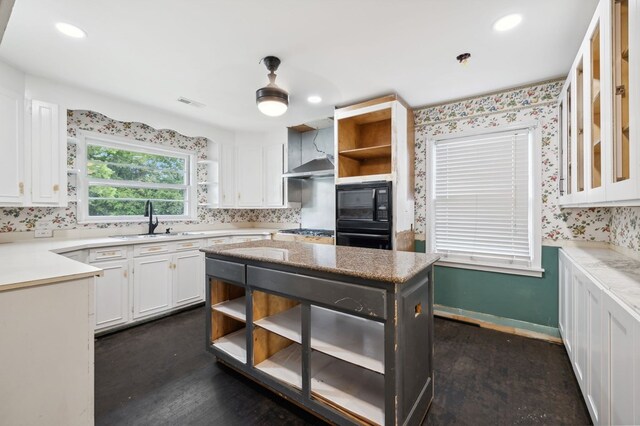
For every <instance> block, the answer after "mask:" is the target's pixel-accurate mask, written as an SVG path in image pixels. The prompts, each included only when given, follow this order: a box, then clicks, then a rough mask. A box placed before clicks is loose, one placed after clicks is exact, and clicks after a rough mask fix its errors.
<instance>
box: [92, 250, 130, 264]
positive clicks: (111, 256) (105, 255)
mask: <svg viewBox="0 0 640 426" xmlns="http://www.w3.org/2000/svg"><path fill="white" fill-rule="evenodd" d="M127 252H128V247H108V248H99V249H91V250H89V262H94V261H96V260H115V259H126V258H127Z"/></svg>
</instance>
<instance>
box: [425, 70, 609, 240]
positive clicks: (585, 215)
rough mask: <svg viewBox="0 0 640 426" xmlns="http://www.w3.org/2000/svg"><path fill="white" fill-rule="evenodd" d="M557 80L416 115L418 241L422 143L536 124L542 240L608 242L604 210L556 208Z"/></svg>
mask: <svg viewBox="0 0 640 426" xmlns="http://www.w3.org/2000/svg"><path fill="white" fill-rule="evenodd" d="M561 88H562V82H560V81H555V82H547V83H540V84H537V85H534V86H531V87H526V88H520V89H514V90H509V91H505V92H502V93H497V94H493V95H487V96H481V97H477V98H473V99H468V100H463V101H459V102H453V103H449V104H445V105H438V106H433V107H427V108H424V109H421V110H417V111H416V120H415V124H416V134H415V136H416V163H415V175H416V176H415V177H416V217H415V223H416V232H417V233H418V234H422V235H421V236H418V238H420V239H423V238H424V234H425V227H426V224H427V220H428V217H427V205H426V203H427V199H426V196H427V195H426V178H427V172H426V164H428V163H429V160H428V159H427V152H426V151H427V140H428V138H430V137H433V136H436V135H447V134H452V133H458V132H462V131H467V130H471V129H483V128H491V127H499V126H503V125H508V124H511V123H515V122H520V121H531V120H538V122H539V123H540V126H541V128H542V191H541V197H542V215H541V216H542V238H543V239H549V240H554V241H557V240H587V241H608V240H609V234H610V218H611V214H610V211H609V209H602V208H592V209H582V210H580V209H560V208H559V207H558V184H557V181H558V117H557V114H558V110H557V104H556V102H557V98H558V94H559V93H560V90H561Z"/></svg>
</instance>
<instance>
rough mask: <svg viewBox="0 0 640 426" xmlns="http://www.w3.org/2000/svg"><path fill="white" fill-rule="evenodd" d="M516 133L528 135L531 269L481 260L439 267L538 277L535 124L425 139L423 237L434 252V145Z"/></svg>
mask: <svg viewBox="0 0 640 426" xmlns="http://www.w3.org/2000/svg"><path fill="white" fill-rule="evenodd" d="M516 130H527V131H528V132H529V149H528V154H529V158H528V160H529V182H528V184H529V245H530V250H531V253H532V259H531V266H530V267H523V266H517V265H508V264H499V263H490V262H482V261H471V260H466V261H459V260H455V261H454V260H446V259H441V260H440V261H438V262H437V263H436V265H440V266H448V267H453V268H461V269H473V270H478V271H488V272H498V273H505V274H513V275H524V276H531V277H541V276H542V274H543V273H544V269H542V219H541V216H542V195H541V192H542V191H541V181H542V178H541V170H542V154H541V150H542V133H541V131H540V125H539V123H538V121H523V122H518V123H513V124H510V125H507V126H499V127H492V128H485V129H478V130H472V131H464V132H457V133H452V134H448V135H438V136H433V137H429V138H428V139H427V151H426V152H427V158H426V161H425V164H428V165H429V170H428V173H427V185H426V188H427V214H428V223H429V233H428V235H427V247H428V248H429V251H430V252H431V253H435V238H434V237H433V236H435V209H434V198H435V179H434V174H433V171H434V170H435V161H436V158H435V145H436V143H438V142H440V141H445V140H451V139H460V138H467V137H473V136H481V135H487V134H492V133H502V132H509V131H516Z"/></svg>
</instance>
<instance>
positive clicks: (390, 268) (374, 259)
mask: <svg viewBox="0 0 640 426" xmlns="http://www.w3.org/2000/svg"><path fill="white" fill-rule="evenodd" d="M201 251H203V252H205V253H207V254H213V255H218V256H225V257H235V258H239V259H249V260H256V261H263V262H270V263H276V264H281V265H287V266H294V267H299V268H305V269H310V270H314V271H323V272H331V273H336V274H341V275H347V276H352V277H357V278H363V279H369V280H375V281H383V282H390V283H395V284H402V283H405V282H407V281H408V280H410V279H411V278H412V277H414V276H415V275H416V274H418V273H419V272H420V271H422V270H424V269H426V268H428V267H429V266H431V265H432V264H433V263H435V262H436V261H437V260H438V259H439V258H440V256H439V255H433V254H424V253H414V252H406V251H391V250H375V249H368V248H359V247H346V246H333V245H325V244H308V243H298V242H290V241H272V240H261V241H252V242H247V243H237V244H221V245H218V246H211V247H205V248H203V249H201Z"/></svg>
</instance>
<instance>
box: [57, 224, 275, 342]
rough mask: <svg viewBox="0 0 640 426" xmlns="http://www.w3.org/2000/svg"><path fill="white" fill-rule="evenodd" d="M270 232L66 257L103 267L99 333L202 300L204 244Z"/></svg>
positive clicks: (97, 294) (97, 295)
mask: <svg viewBox="0 0 640 426" xmlns="http://www.w3.org/2000/svg"><path fill="white" fill-rule="evenodd" d="M269 238H270V235H255V234H254V235H247V234H244V235H231V236H224V237H212V238H208V239H206V240H205V239H190V240H181V241H170V240H163V241H160V242H156V243H144V244H135V245H131V246H127V245H123V246H115V247H114V246H111V247H103V248H92V249H89V250H88V251H87V250H76V251H73V252H68V253H65V254H64V256H66V257H68V258H70V259H74V260H77V261H80V262H83V263H84V262H85V261H88V262H89V263H90V264H91V265H94V266H96V267H98V268H101V269H102V270H103V271H104V275H103V276H101V277H98V278H96V291H95V318H96V324H95V331H105V330H108V329H110V328H116V327H121V326H123V325H125V324H131V323H135V322H139V321H142V320H145V319H149V318H152V317H154V316H158V315H162V314H164V313H167V312H170V311H172V310H175V309H179V308H182V307H186V306H189V305H194V304H197V303H200V302H203V301H204V299H205V297H204V288H205V273H204V258H205V256H204V253H202V252H200V250H199V249H200V247H201V246H209V245H215V244H227V243H239V242H246V241H255V240H261V239H269Z"/></svg>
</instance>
